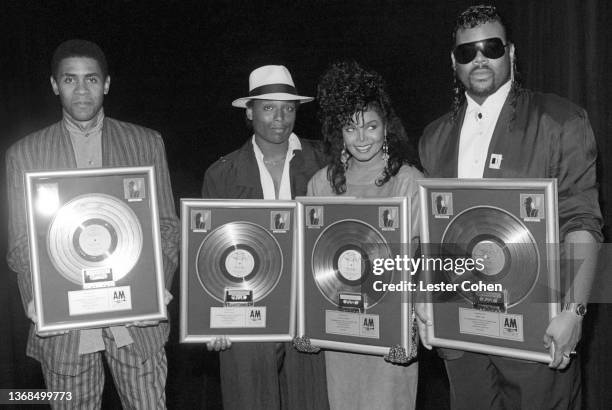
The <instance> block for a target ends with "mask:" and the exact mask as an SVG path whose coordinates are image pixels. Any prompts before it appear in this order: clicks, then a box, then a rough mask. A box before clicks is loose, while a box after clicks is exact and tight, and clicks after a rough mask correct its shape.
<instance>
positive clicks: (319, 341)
mask: <svg viewBox="0 0 612 410" xmlns="http://www.w3.org/2000/svg"><path fill="white" fill-rule="evenodd" d="M296 201H297V202H298V216H297V218H298V223H299V227H298V229H299V231H298V233H299V235H298V238H299V247H298V258H299V263H298V266H299V267H300V269H299V281H298V336H299V337H298V339H296V343H295V344H296V347H298V349H300V350H309V349H311V348H315V349H316V348H328V349H335V350H344V351H352V352H359V353H367V354H375V355H381V356H383V355H385V356H393V359H392V361H398V362H407V361H409V360H410V359H411V358H413V357H414V355H415V349H416V343H415V342H414V336H415V334H414V331H413V330H414V328H413V326H412V325H413V312H412V309H411V305H410V301H411V294H410V293H411V292H410V290H409V288H408V283H409V282H410V275H409V273H408V272H407V271H406V270H399V269H396V268H394V267H393V268H391V269H386V270H385V269H382V266H383V261H388V262H393V261H395V260H396V257H400V258H402V257H403V256H405V255H407V252H408V249H409V248H410V243H409V242H410V238H411V237H412V235H411V233H410V232H412V230H411V221H410V219H409V218H408V217H407V215H408V213H409V211H408V209H409V206H408V200H407V199H406V198H376V199H354V198H352V199H351V198H336V197H333V198H316V197H300V198H296ZM387 266H388V265H387ZM401 286H404V287H405V289H404V290H401ZM389 289H393V290H389ZM304 344H306V346H304Z"/></svg>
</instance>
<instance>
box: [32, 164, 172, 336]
mask: <svg viewBox="0 0 612 410" xmlns="http://www.w3.org/2000/svg"><path fill="white" fill-rule="evenodd" d="M25 178H26V204H27V222H28V239H29V243H30V258H31V269H32V282H33V291H34V303H35V308H36V313H37V323H36V327H37V332H38V333H40V334H44V333H46V332H53V331H61V330H69V329H80V328H94V327H103V326H110V325H116V324H122V323H129V322H134V321H144V320H165V319H166V318H167V314H166V305H165V303H164V276H163V267H162V257H161V243H160V232H159V216H158V208H157V193H156V185H155V173H154V170H153V167H129V168H104V169H76V170H66V171H49V172H44V171H43V172H28V173H26V177H25Z"/></svg>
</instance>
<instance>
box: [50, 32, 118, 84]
mask: <svg viewBox="0 0 612 410" xmlns="http://www.w3.org/2000/svg"><path fill="white" fill-rule="evenodd" d="M70 57H87V58H93V59H94V60H96V61H97V62H98V65H99V66H100V70H102V75H103V76H104V78H106V76H107V75H108V63H107V62H106V56H105V55H104V51H102V49H101V48H100V47H99V46H98V45H97V44H96V43H93V42H91V41H88V40H81V39H72V40H67V41H64V42H63V43H62V44H60V45H59V46H57V48H56V49H55V51H54V52H53V57H52V58H51V75H53V77H54V78H57V75H58V72H57V70H58V69H59V65H60V63H61V62H62V60H63V59H65V58H70Z"/></svg>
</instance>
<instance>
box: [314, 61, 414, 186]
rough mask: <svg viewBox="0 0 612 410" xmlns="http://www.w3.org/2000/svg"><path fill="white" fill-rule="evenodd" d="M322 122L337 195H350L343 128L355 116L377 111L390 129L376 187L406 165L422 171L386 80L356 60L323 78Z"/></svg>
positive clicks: (340, 64)
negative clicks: (343, 157)
mask: <svg viewBox="0 0 612 410" xmlns="http://www.w3.org/2000/svg"><path fill="white" fill-rule="evenodd" d="M317 101H318V103H319V119H320V121H321V126H322V127H321V130H322V133H323V140H324V141H325V143H326V145H327V150H328V168H327V179H328V180H329V182H330V184H331V186H332V188H333V190H334V192H335V193H336V194H343V193H345V192H346V176H345V167H344V164H343V163H342V161H341V160H340V157H341V154H342V150H343V148H344V138H343V136H342V128H343V127H344V126H346V125H347V124H350V123H351V122H352V118H353V116H354V115H355V113H358V112H364V111H367V110H370V109H371V110H374V111H376V112H377V113H378V114H379V115H380V117H381V118H382V120H383V122H384V123H385V124H386V126H387V145H388V153H389V160H388V161H387V166H386V167H385V169H384V171H383V174H382V176H381V177H380V178H379V179H378V180H377V181H376V185H378V186H381V185H383V184H385V183H386V182H387V181H388V180H389V179H390V178H391V177H392V176H395V175H397V173H398V171H399V169H400V167H401V166H402V165H403V164H408V165H412V166H414V167H417V168H418V169H421V165H420V162H419V158H418V154H417V151H416V149H415V147H414V144H412V141H411V140H410V139H409V138H408V135H407V134H406V130H405V129H404V126H403V124H402V121H401V120H400V118H399V117H398V116H397V114H396V113H395V110H394V109H393V106H392V105H391V98H390V97H389V94H388V93H387V90H386V84H385V81H384V80H383V78H382V77H381V76H380V75H379V74H378V73H376V72H375V71H372V70H366V69H365V68H363V67H362V66H360V65H359V64H358V63H357V62H355V61H341V62H337V63H334V64H332V66H331V67H330V68H329V69H328V70H327V71H326V72H325V73H324V74H323V75H322V76H321V78H320V80H319V84H318V86H317Z"/></svg>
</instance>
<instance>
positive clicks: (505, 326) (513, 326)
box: [500, 314, 523, 341]
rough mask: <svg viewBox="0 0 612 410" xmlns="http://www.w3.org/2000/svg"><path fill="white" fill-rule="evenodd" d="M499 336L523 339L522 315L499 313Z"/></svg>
mask: <svg viewBox="0 0 612 410" xmlns="http://www.w3.org/2000/svg"><path fill="white" fill-rule="evenodd" d="M500 322H501V336H502V337H503V338H504V339H512V340H520V341H522V340H523V316H522V315H510V314H501V315H500Z"/></svg>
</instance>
